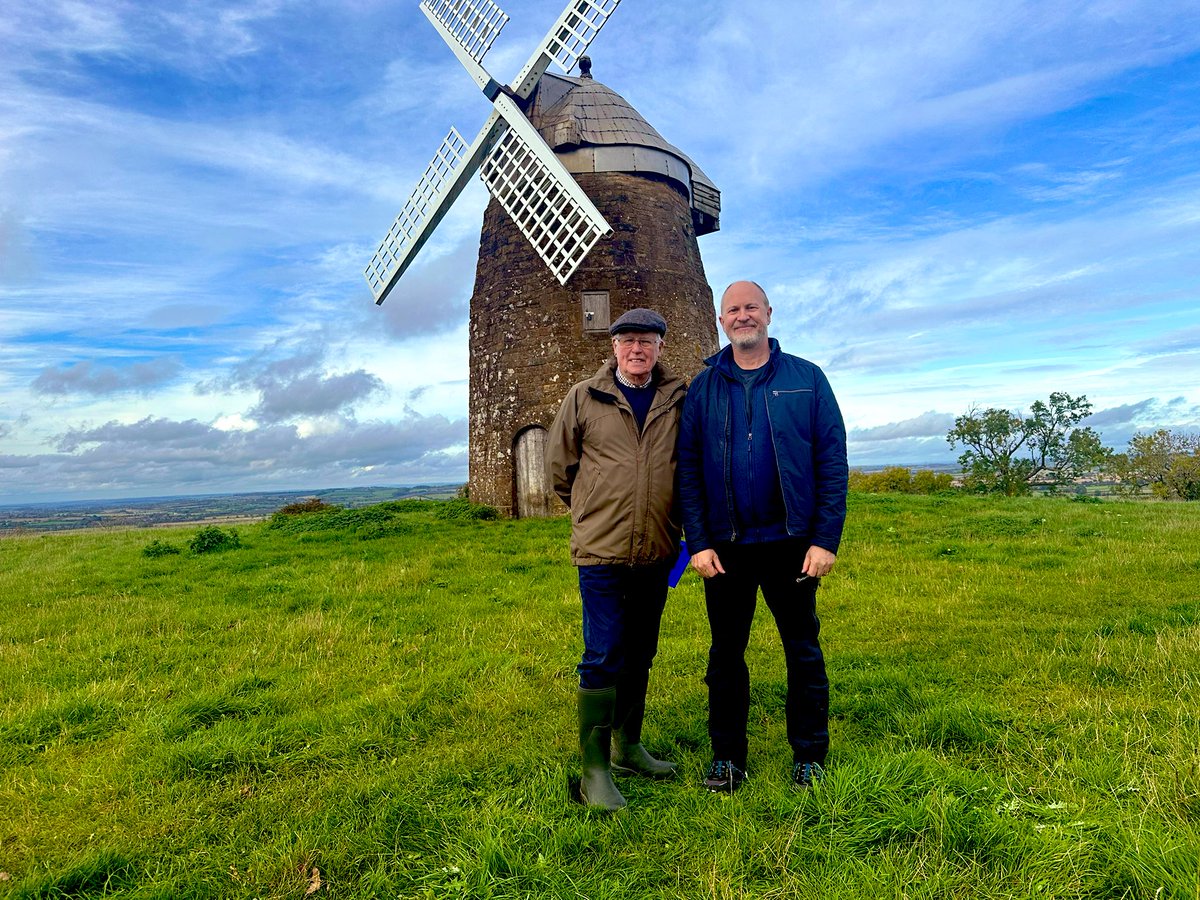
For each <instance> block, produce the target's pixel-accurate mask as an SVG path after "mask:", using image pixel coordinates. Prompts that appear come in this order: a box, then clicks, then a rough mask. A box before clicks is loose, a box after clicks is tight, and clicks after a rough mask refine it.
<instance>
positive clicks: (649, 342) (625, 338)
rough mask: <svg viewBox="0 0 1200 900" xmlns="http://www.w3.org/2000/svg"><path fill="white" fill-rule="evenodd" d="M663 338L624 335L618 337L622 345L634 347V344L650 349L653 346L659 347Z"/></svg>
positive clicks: (618, 341)
mask: <svg viewBox="0 0 1200 900" xmlns="http://www.w3.org/2000/svg"><path fill="white" fill-rule="evenodd" d="M661 340H662V338H639V337H630V336H629V335H622V336H620V337H618V338H617V339H616V341H617V343H618V344H620V345H621V346H622V347H632V346H633V345H634V344H637V346H639V347H641V348H642V349H643V350H649V349H650V348H651V347H657V346H658V344H659V342H660V341H661Z"/></svg>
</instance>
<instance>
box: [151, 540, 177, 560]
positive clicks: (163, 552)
mask: <svg viewBox="0 0 1200 900" xmlns="http://www.w3.org/2000/svg"><path fill="white" fill-rule="evenodd" d="M182 552H183V551H182V550H180V549H179V548H178V547H176V546H175V545H174V544H168V543H167V542H166V541H160V540H159V539H158V538H155V539H154V540H152V541H151V542H150V543H148V544H147V545H146V546H145V547H143V548H142V556H148V557H150V558H151V559H157V558H158V557H160V556H171V555H172V554H175V553H182Z"/></svg>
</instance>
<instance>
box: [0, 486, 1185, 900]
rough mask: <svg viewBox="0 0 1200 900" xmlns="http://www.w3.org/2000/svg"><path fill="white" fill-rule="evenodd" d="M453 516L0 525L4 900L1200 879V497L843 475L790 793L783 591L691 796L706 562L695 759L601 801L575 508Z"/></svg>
mask: <svg viewBox="0 0 1200 900" xmlns="http://www.w3.org/2000/svg"><path fill="white" fill-rule="evenodd" d="M447 508H448V507H447V506H446V505H444V504H436V503H429V504H425V505H423V506H415V507H414V506H413V503H411V502H410V503H402V504H396V505H383V506H378V507H371V508H368V509H365V510H355V511H353V512H349V511H348V512H345V513H341V514H337V515H327V516H313V517H303V518H296V519H292V520H289V521H288V523H287V526H286V527H277V528H272V527H269V526H268V525H266V524H263V525H255V526H251V527H246V528H239V529H238V536H239V537H240V541H241V545H242V546H241V547H240V548H237V549H230V550H226V551H224V552H215V553H204V554H195V553H192V552H189V551H188V550H187V543H188V540H189V539H191V538H192V537H193V536H194V535H195V534H196V529H195V528H192V529H186V528H184V529H174V530H166V531H164V530H161V529H156V530H155V531H153V532H149V531H139V530H130V531H122V532H110V533H95V532H89V533H78V534H61V535H46V536H22V537H13V538H5V539H2V540H0V604H2V612H3V620H2V624H0V703H2V706H0V873H2V874H0V896H12V897H21V898H33V897H45V898H51V897H100V896H105V897H147V898H148V897H161V898H167V897H172V898H176V897H178V898H187V897H222V898H224V897H229V898H243V897H244V898H252V897H259V898H302V897H305V896H317V897H325V896H328V897H343V898H359V897H380V898H385V897H438V898H440V897H490V898H502V897H503V898H518V897H563V898H568V897H588V898H596V900H599V898H643V897H646V898H653V897H664V898H665V897H670V898H679V897H682V898H691V897H721V898H732V897H755V898H784V897H802V898H803V897H812V898H858V897H865V898H891V897H895V898H901V897H905V898H944V897H961V898H989V897H991V898H1001V897H1003V898H1010V897H1011V898H1120V897H1129V898H1193V900H1195V898H1200V749H1198V748H1200V504H1190V505H1184V504H1162V503H1156V504H1150V503H1124V502H1103V503H1094V502H1088V503H1084V502H1071V501H1068V500H1066V499H1015V500H991V499H979V498H970V497H958V496H953V497H910V496H903V497H902V496H867V495H852V497H851V510H850V518H849V522H848V527H847V533H846V538H845V542H844V544H843V547H842V552H841V555H840V558H839V562H838V568H837V570H836V572H835V574H834V575H833V576H832V577H830V578H828V579H826V580H825V582H824V584H823V585H822V587H821V590H820V593H819V598H818V602H819V610H820V613H821V616H822V622H823V634H822V637H823V644H824V646H825V650H826V655H827V658H828V664H829V673H830V679H831V682H832V692H833V693H832V707H831V715H832V722H831V731H832V737H833V750H832V753H831V756H830V760H829V777H828V778H827V780H826V781H825V782H824V783H823V784H822V785H821V786H820V787H819V788H817V789H815V790H812V791H808V792H803V793H801V792H795V791H793V790H791V789H790V787H789V786H788V775H789V771H788V768H789V767H788V764H789V762H790V755H789V752H788V748H787V746H786V742H785V740H784V733H783V732H784V726H783V719H782V700H783V690H784V672H783V666H782V653H781V651H780V650H779V646H778V636H777V635H776V633H775V632H774V629H773V626H772V624H771V622H770V618H769V616H768V615H767V614H766V609H765V607H761V606H760V611H759V617H758V620H757V621H756V625H755V631H754V635H753V637H752V642H751V650H750V653H749V662H750V666H751V673H752V679H753V708H752V710H751V750H750V760H749V770H750V779H751V780H750V781H749V782H748V783H747V785H746V786H745V787H744V788H743V789H742V790H741V791H739V792H738V793H737V794H736V795H734V796H732V797H724V796H717V795H712V794H709V793H707V792H706V791H704V790H703V789H702V788H701V787H700V785H699V779H700V777H701V775H702V774H703V771H704V768H705V766H706V765H707V763H708V759H709V757H708V743H707V734H706V728H705V706H706V694H705V687H704V685H703V682H702V680H701V678H702V675H703V670H704V662H705V656H706V651H707V624H706V622H705V618H704V611H703V609H704V607H703V593H702V589H701V586H700V584H699V581H698V580H697V579H696V578H695V577H694V576H693V575H690V574H689V575H688V576H686V577H685V579H684V581H683V583H682V584H681V585H680V587H679V588H677V589H676V590H674V591H673V592H672V595H671V597H670V600H669V602H668V606H667V614H666V618H665V621H664V629H663V640H662V644H661V649H660V653H659V658H658V661H657V663H656V665H655V668H654V671H653V673H652V679H651V700H650V704H651V709H650V712H649V714H648V716H647V725H646V733H645V738H646V742H647V744H648V745H649V747H650V748H651V750H652V751H654V752H655V753H656V754H660V755H663V756H666V757H668V758H671V759H673V760H675V761H677V762H678V763H679V764H680V768H681V776H680V777H679V778H678V779H677V780H675V781H672V782H665V783H664V782H657V783H651V782H645V781H637V780H632V779H621V780H620V781H619V784H620V786H621V789H622V791H623V792H624V793H625V795H626V797H627V798H628V799H629V801H630V807H629V808H628V809H626V810H624V811H622V812H621V813H619V814H617V815H612V816H605V815H602V814H596V813H590V812H587V811H586V810H584V809H583V808H582V807H580V806H578V805H574V804H571V803H569V802H568V800H567V783H568V780H569V779H570V778H571V776H572V775H574V774H576V773H577V768H578V767H577V763H576V757H575V754H576V730H575V721H574V715H575V713H574V691H575V685H576V681H575V676H574V664H575V661H576V659H577V658H578V654H579V650H580V643H579V634H578V632H579V625H578V619H579V599H578V593H577V585H576V581H575V573H574V570H573V569H572V568H571V566H570V565H569V562H568V558H567V552H566V541H567V523H566V521H565V520H549V521H538V520H525V521H474V520H465V519H454V518H447V517H446V512H445V510H446V509H447ZM155 539H157V540H159V541H160V542H162V541H165V542H168V543H171V544H174V545H176V546H177V547H178V548H179V549H181V550H182V551H183V552H181V553H178V554H172V553H167V554H165V555H160V556H155V557H148V556H146V555H145V554H144V553H143V551H144V549H145V548H146V547H147V546H148V545H149V544H150V543H151V541H152V540H155Z"/></svg>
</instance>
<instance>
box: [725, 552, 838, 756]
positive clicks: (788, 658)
mask: <svg viewBox="0 0 1200 900" xmlns="http://www.w3.org/2000/svg"><path fill="white" fill-rule="evenodd" d="M714 549H715V550H716V551H717V556H718V557H719V558H720V560H721V565H722V566H723V567H724V569H725V574H724V575H716V576H714V577H712V578H708V579H705V581H704V599H705V604H706V606H707V607H708V624H709V628H710V629H711V630H712V646H711V648H710V649H709V652H708V672H707V674H706V675H705V677H704V681H705V683H706V684H707V685H708V733H709V737H710V738H711V739H712V748H713V757H714V758H715V759H728V760H732V761H733V762H734V764H735V765H737V766H738V767H739V768H745V765H746V750H747V741H746V722H747V719H748V718H749V715H750V671H749V669H748V668H747V667H746V646H747V644H749V642H750V626H751V623H752V622H753V621H754V609H755V605H756V603H757V600H758V590H759V588H762V594H763V599H764V600H765V601H766V602H767V607H768V608H769V609H770V610H771V614H772V615H773V616H774V617H775V626H776V627H777V628H778V629H779V637H780V639H781V640H782V641H783V658H784V661H785V662H786V664H787V702H786V712H787V738H788V743H789V744H791V746H792V758H793V760H794V761H796V762H819V763H824V762H825V756H826V754H827V753H828V752H829V679H828V678H827V677H826V675H825V657H824V656H823V655H822V654H821V644H820V641H819V636H820V632H821V622H820V620H819V619H818V618H817V587H818V585H819V582H820V579H817V578H803V579H802V580H800V581H797V579H800V578H801V575H802V574H803V573H802V572H801V569H802V568H803V566H804V554H805V553H806V552H807V550H808V545H807V544H806V543H804V544H802V543H801V542H799V541H790V540H789V541H770V542H767V543H762V544H721V545H718V546H717V547H715V548H714Z"/></svg>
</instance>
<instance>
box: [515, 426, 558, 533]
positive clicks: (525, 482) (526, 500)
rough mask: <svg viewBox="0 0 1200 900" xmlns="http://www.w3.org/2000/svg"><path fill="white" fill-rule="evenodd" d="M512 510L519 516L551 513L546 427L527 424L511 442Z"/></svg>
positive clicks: (525, 516)
mask: <svg viewBox="0 0 1200 900" xmlns="http://www.w3.org/2000/svg"><path fill="white" fill-rule="evenodd" d="M513 491H514V494H515V495H516V496H515V497H514V498H513V499H514V502H513V510H514V512H515V513H516V517H517V518H518V519H524V518H527V517H529V516H548V515H550V485H549V483H548V482H547V481H546V429H545V428H543V427H542V426H541V425H530V426H529V427H528V428H525V429H523V430H522V431H521V432H520V433H519V434H517V439H516V441H515V442H514V444H513Z"/></svg>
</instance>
